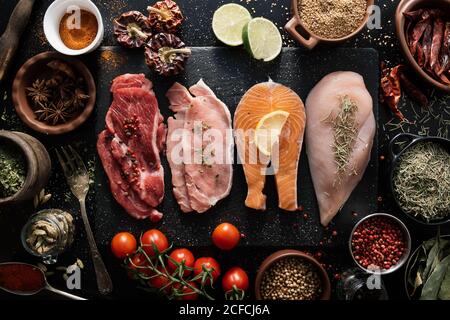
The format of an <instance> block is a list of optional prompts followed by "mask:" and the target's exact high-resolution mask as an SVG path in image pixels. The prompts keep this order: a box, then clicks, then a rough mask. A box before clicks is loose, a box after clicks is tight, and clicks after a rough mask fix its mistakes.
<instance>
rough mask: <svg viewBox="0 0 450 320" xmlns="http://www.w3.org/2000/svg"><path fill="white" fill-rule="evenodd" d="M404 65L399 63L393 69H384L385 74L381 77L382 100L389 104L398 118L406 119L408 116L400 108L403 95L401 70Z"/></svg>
mask: <svg viewBox="0 0 450 320" xmlns="http://www.w3.org/2000/svg"><path fill="white" fill-rule="evenodd" d="M402 67H403V65H398V66H396V67H395V68H392V69H389V68H387V69H386V68H385V69H384V70H382V74H383V75H384V76H383V77H382V78H381V94H382V102H384V103H386V104H387V105H388V107H389V108H390V109H391V111H392V112H393V113H394V114H395V116H396V117H397V118H399V119H400V120H401V121H404V120H405V119H406V118H405V116H404V115H403V113H402V112H401V111H400V109H399V108H398V104H399V102H400V98H401V96H402V91H401V87H400V77H399V70H400V68H402Z"/></svg>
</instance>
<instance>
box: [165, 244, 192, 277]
mask: <svg viewBox="0 0 450 320" xmlns="http://www.w3.org/2000/svg"><path fill="white" fill-rule="evenodd" d="M169 257H170V258H171V259H173V260H174V261H175V262H176V264H181V263H183V262H184V265H185V266H186V267H189V268H193V267H194V262H195V258H194V255H193V254H192V252H191V251H189V250H188V249H185V248H182V249H175V250H173V251H172V253H171V254H170V255H169ZM171 259H168V263H167V269H168V270H169V272H171V273H173V272H175V270H176V269H177V265H176V264H175V263H174V262H173V261H172V260H171ZM190 274H191V270H185V271H184V272H183V276H184V277H187V276H188V275H190Z"/></svg>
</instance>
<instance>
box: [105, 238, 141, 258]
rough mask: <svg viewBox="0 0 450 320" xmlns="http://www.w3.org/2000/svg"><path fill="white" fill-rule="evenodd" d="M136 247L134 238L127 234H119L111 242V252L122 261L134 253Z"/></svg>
mask: <svg viewBox="0 0 450 320" xmlns="http://www.w3.org/2000/svg"><path fill="white" fill-rule="evenodd" d="M136 247H137V242H136V238H135V237H134V236H133V235H132V234H131V233H129V232H119V233H118V234H116V235H115V236H114V237H113V238H112V240H111V251H112V253H113V254H114V256H115V257H116V258H119V259H124V258H126V257H127V256H129V255H130V254H132V253H134V252H135V251H136Z"/></svg>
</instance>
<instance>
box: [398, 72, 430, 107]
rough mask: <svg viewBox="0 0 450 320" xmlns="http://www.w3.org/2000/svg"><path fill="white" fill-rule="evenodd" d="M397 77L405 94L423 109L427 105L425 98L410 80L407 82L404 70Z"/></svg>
mask: <svg viewBox="0 0 450 320" xmlns="http://www.w3.org/2000/svg"><path fill="white" fill-rule="evenodd" d="M399 76H400V82H401V85H402V87H403V89H405V92H406V94H407V95H408V96H409V97H411V98H412V99H413V100H414V101H416V102H417V103H419V104H420V105H421V106H422V107H424V108H425V107H426V106H427V105H428V98H427V96H426V95H425V94H424V93H423V92H422V91H421V90H420V89H419V88H418V87H417V86H416V85H415V84H414V83H413V82H412V81H411V80H409V78H408V77H407V75H406V74H405V72H404V70H401V71H400V73H399Z"/></svg>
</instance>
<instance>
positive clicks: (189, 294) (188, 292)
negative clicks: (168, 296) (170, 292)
mask: <svg viewBox="0 0 450 320" xmlns="http://www.w3.org/2000/svg"><path fill="white" fill-rule="evenodd" d="M189 285H190V286H192V287H194V288H196V289H197V284H196V283H195V282H192V281H191V282H189ZM180 286H181V284H180V283H177V284H175V285H174V288H176V289H178V291H181V294H182V295H181V296H180V297H179V298H178V300H197V299H198V293H197V292H195V291H194V290H192V289H191V288H190V287H189V286H183V288H182V289H181V290H179V288H180Z"/></svg>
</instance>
